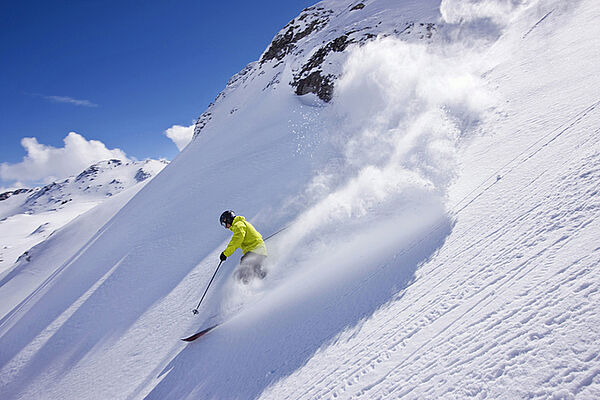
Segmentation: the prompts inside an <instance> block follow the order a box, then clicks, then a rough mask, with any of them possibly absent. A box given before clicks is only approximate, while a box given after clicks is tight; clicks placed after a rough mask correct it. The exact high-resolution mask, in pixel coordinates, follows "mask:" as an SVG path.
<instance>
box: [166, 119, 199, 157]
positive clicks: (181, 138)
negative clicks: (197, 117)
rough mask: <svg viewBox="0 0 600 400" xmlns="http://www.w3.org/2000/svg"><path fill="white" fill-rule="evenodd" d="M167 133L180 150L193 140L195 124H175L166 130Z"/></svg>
mask: <svg viewBox="0 0 600 400" xmlns="http://www.w3.org/2000/svg"><path fill="white" fill-rule="evenodd" d="M165 135H166V136H167V137H168V138H169V139H171V140H172V141H173V143H175V145H176V146H177V148H178V149H179V151H181V150H183V149H184V148H185V146H187V145H188V143H189V142H191V140H192V137H193V136H194V125H190V126H181V125H173V126H172V127H170V128H169V129H167V130H166V131H165Z"/></svg>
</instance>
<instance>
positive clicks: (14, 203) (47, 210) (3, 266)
mask: <svg viewBox="0 0 600 400" xmlns="http://www.w3.org/2000/svg"><path fill="white" fill-rule="evenodd" d="M165 165H166V163H165V162H163V161H155V160H147V161H139V162H127V163H126V162H123V161H121V160H117V159H114V160H106V161H101V162H99V163H96V164H94V165H92V166H90V167H89V168H87V169H86V170H85V171H83V172H81V173H80V174H79V175H77V176H73V177H69V178H67V179H64V180H62V181H58V182H54V183H51V184H49V185H46V186H44V187H38V188H33V189H19V190H16V191H11V192H6V193H2V194H0V243H2V248H0V274H1V273H2V272H5V271H6V270H7V269H9V268H10V267H11V266H12V265H13V264H14V263H15V261H17V258H18V257H20V256H22V257H23V258H24V259H29V260H30V259H31V254H30V253H29V252H27V253H25V252H26V251H27V250H29V249H31V248H32V247H33V246H35V245H36V244H38V243H40V242H42V241H44V240H46V239H47V238H48V237H49V236H50V235H51V234H52V233H53V232H55V231H56V230H58V229H60V228H61V227H62V226H64V225H65V224H67V223H68V222H69V221H71V220H73V219H74V218H75V217H77V216H78V215H81V214H83V213H85V212H86V211H88V210H90V209H91V208H93V207H95V206H96V205H98V204H100V203H101V202H103V201H104V200H106V199H107V198H109V197H111V196H114V195H116V194H118V193H120V192H122V191H124V190H127V189H129V188H131V187H133V186H135V185H137V184H138V183H140V182H144V181H146V180H147V179H149V178H151V177H153V176H155V175H156V174H157V173H158V172H160V171H161V170H162V169H163V168H164V167H165Z"/></svg>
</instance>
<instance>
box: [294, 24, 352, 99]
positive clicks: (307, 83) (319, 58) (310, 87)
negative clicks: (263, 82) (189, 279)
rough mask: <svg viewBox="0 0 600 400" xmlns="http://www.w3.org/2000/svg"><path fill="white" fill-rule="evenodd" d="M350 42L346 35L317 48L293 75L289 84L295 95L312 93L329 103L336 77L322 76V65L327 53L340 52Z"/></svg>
mask: <svg viewBox="0 0 600 400" xmlns="http://www.w3.org/2000/svg"><path fill="white" fill-rule="evenodd" d="M352 42H353V40H352V39H350V38H349V37H348V35H342V36H339V37H337V38H335V39H333V40H332V41H330V42H329V43H327V44H326V45H325V46H323V47H321V48H319V49H318V50H317V51H316V52H315V53H314V54H313V55H312V56H311V57H310V59H309V60H308V61H307V62H306V64H304V65H303V66H302V68H301V69H300V71H299V72H298V73H297V74H294V80H293V81H292V82H291V83H290V84H291V85H292V86H293V87H295V88H296V90H295V93H296V94H297V95H299V96H302V95H305V94H307V93H314V94H316V95H317V96H318V97H319V98H320V99H321V100H323V101H325V102H329V101H331V99H332V98H333V86H334V84H333V82H334V80H335V78H336V77H335V76H334V75H331V74H329V75H324V74H323V71H322V65H323V63H324V61H325V59H326V58H327V56H328V55H329V53H331V52H342V51H344V50H345V49H346V48H347V47H348V45H349V44H350V43H352Z"/></svg>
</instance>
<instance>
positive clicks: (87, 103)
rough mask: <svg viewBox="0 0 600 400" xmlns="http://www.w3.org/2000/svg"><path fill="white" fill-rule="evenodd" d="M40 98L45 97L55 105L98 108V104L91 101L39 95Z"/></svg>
mask: <svg viewBox="0 0 600 400" xmlns="http://www.w3.org/2000/svg"><path fill="white" fill-rule="evenodd" d="M39 96H41V97H43V98H44V99H46V100H50V101H51V102H53V103H67V104H74V105H76V106H84V107H98V104H96V103H92V102H91V101H89V100H79V99H74V98H72V97H69V96H45V95H39Z"/></svg>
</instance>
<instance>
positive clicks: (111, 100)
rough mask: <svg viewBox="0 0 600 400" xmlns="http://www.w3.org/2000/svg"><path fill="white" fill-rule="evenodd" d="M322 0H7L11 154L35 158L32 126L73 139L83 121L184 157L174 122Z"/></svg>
mask: <svg viewBox="0 0 600 400" xmlns="http://www.w3.org/2000/svg"><path fill="white" fill-rule="evenodd" d="M316 2H317V1H316V0H308V1H305V0H286V1H281V0H263V1H259V2H249V1H228V2H217V1H205V0H197V1H192V0H178V1H154V0H151V1H87V0H78V1H27V0H24V1H12V2H2V3H1V4H0V38H1V39H0V87H1V88H2V89H1V91H0V109H1V116H0V163H4V164H5V165H7V164H15V163H19V162H21V161H23V157H24V156H25V155H26V152H25V150H24V148H23V146H22V145H21V140H22V138H24V137H36V138H37V142H39V144H41V145H46V146H53V147H56V148H61V147H64V146H65V144H64V143H63V139H65V137H66V136H67V134H68V133H69V132H71V131H74V132H77V133H78V134H80V135H82V136H83V137H85V139H86V140H91V139H94V140H99V141H101V142H103V143H104V145H105V146H106V147H107V148H108V149H114V148H118V149H121V150H123V151H124V152H125V153H126V154H127V156H129V157H135V158H138V159H144V158H160V157H165V158H168V159H172V158H173V157H175V156H176V154H177V152H178V149H177V147H176V146H175V145H174V143H173V142H172V141H171V140H169V139H168V138H167V137H166V136H165V135H164V134H163V132H164V131H165V130H166V129H167V128H170V127H171V126H173V125H175V124H178V125H184V126H189V125H191V124H192V122H193V120H194V119H195V118H196V117H198V116H199V115H200V114H201V113H202V112H203V111H204V110H205V109H206V107H207V106H208V104H209V103H210V102H211V101H212V100H213V99H214V98H215V97H216V95H217V94H218V93H219V92H220V91H221V90H222V89H223V88H224V86H225V84H226V83H227V80H228V79H229V77H231V76H232V75H233V74H235V73H237V72H238V71H239V70H241V69H242V68H243V67H244V66H245V65H246V64H247V63H249V62H251V61H254V60H256V59H258V57H259V56H260V54H261V53H262V52H263V51H264V49H265V48H266V47H267V46H268V44H269V43H270V41H271V39H272V38H273V36H274V35H275V34H276V33H277V32H278V31H279V30H280V29H281V28H283V26H285V24H287V22H289V21H290V20H291V19H293V18H294V17H296V16H297V15H298V14H299V13H300V12H301V11H302V9H304V8H306V7H309V6H311V5H313V4H315V3H316ZM8 185H9V183H8V181H7V180H2V177H1V176H0V188H2V187H3V186H8Z"/></svg>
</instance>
